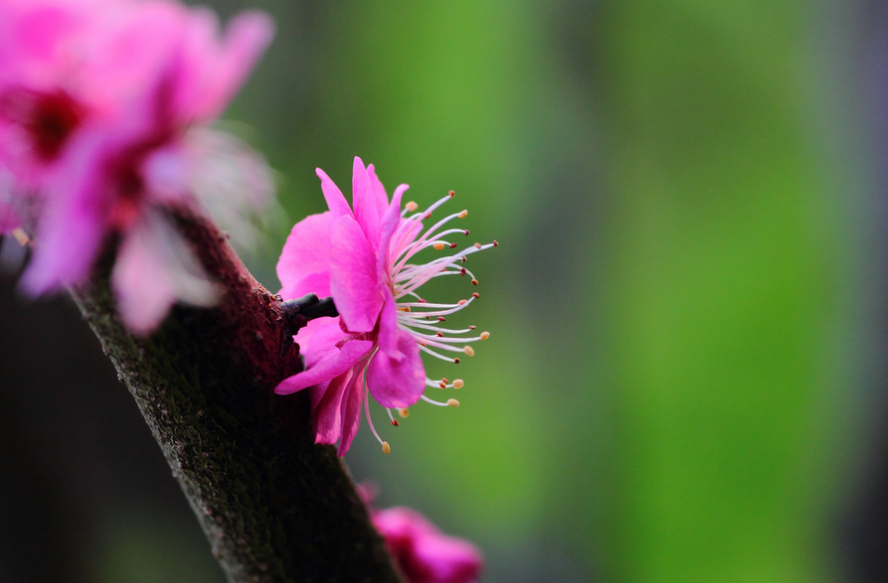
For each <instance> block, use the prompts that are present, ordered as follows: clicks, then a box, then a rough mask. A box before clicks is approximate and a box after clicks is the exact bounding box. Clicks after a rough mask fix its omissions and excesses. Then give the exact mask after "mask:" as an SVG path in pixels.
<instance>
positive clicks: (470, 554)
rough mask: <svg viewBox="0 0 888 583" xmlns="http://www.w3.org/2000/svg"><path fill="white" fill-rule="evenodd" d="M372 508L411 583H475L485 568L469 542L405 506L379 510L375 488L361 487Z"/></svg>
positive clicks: (380, 529)
mask: <svg viewBox="0 0 888 583" xmlns="http://www.w3.org/2000/svg"><path fill="white" fill-rule="evenodd" d="M358 492H359V493H360V495H361V498H362V499H363V500H364V503H365V504H367V505H368V507H369V508H370V518H371V520H372V521H373V526H375V527H376V530H378V531H379V534H381V535H382V538H383V539H385V544H386V546H387V547H388V550H389V552H390V553H391V555H392V558H394V560H395V563H396V564H397V565H398V568H399V569H400V571H401V573H402V574H403V575H404V578H405V579H406V580H407V583H473V582H475V581H477V580H478V574H479V573H480V572H481V568H482V567H483V566H484V560H483V558H482V557H481V553H480V551H479V550H478V549H477V548H476V547H475V545H473V544H472V543H470V542H469V541H467V540H465V539H461V538H456V537H452V536H448V535H446V534H444V533H442V532H441V531H440V530H438V528H437V527H436V526H435V525H434V524H432V523H431V522H430V521H429V520H428V519H427V518H426V517H425V516H423V515H422V514H420V513H419V512H417V511H416V510H413V509H412V508H407V507H404V506H398V507H395V508H387V509H385V510H376V509H374V508H373V507H372V506H371V502H372V499H373V490H372V487H368V486H367V485H365V484H359V485H358Z"/></svg>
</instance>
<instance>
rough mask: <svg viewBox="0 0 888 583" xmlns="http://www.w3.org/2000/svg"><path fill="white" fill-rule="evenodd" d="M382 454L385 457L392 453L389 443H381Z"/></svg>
mask: <svg viewBox="0 0 888 583" xmlns="http://www.w3.org/2000/svg"><path fill="white" fill-rule="evenodd" d="M382 453H384V454H385V455H388V454H390V453H392V446H390V445H389V442H387V441H383V442H382Z"/></svg>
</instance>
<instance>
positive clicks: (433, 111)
mask: <svg viewBox="0 0 888 583" xmlns="http://www.w3.org/2000/svg"><path fill="white" fill-rule="evenodd" d="M253 4H254V5H256V6H259V7H263V8H265V9H268V10H270V11H271V12H272V13H273V14H274V15H275V18H276V20H277V22H278V26H279V30H278V36H277V40H276V41H275V43H274V45H273V46H272V47H271V49H270V52H269V54H268V55H267V58H266V59H265V60H264V62H263V63H262V64H261V65H260V67H259V68H258V70H257V72H256V74H255V75H254V78H253V80H252V81H251V82H250V83H249V84H248V86H247V87H246V88H245V90H244V91H243V92H242V95H241V96H240V97H239V98H238V100H237V102H236V103H235V105H234V106H233V107H232V109H231V110H230V111H229V113H228V117H229V118H230V119H234V120H240V121H244V122H247V123H248V124H251V125H252V126H253V127H254V128H255V134H254V135H253V137H252V141H253V143H254V144H255V145H257V146H258V147H259V148H260V149H262V150H264V151H265V152H266V154H267V156H268V158H269V160H270V161H271V162H272V164H273V166H275V168H277V169H278V170H279V171H280V172H281V175H282V178H283V179H282V183H281V185H282V188H281V194H280V201H281V204H282V206H283V208H284V209H286V212H287V214H288V215H289V221H286V220H281V221H280V225H279V228H277V229H272V230H271V231H270V232H269V243H268V248H267V250H266V251H265V255H264V257H262V258H252V259H251V261H252V264H253V266H254V268H255V270H256V272H257V273H259V274H261V277H263V278H264V279H265V281H266V283H267V284H268V285H269V287H274V286H276V285H277V282H275V281H274V279H273V275H272V274H273V271H272V268H273V264H274V261H275V260H276V257H277V253H278V252H279V249H280V247H281V245H282V243H283V240H284V238H285V236H286V233H287V229H288V228H289V225H290V224H292V223H294V222H296V221H297V220H299V219H300V218H302V217H303V216H305V215H306V214H309V213H314V212H320V211H323V210H325V209H324V203H323V198H322V196H321V192H320V188H319V184H318V181H317V179H316V178H315V176H314V169H315V167H322V168H324V169H325V170H326V171H327V172H328V173H329V174H330V175H331V177H333V179H334V180H335V181H337V182H338V183H339V184H340V185H341V186H342V187H343V190H345V191H348V188H349V187H348V185H349V184H350V181H351V177H350V170H351V164H352V162H351V160H352V157H353V156H355V155H359V156H361V157H362V158H363V159H364V160H365V162H373V163H375V165H376V167H377V171H378V174H379V176H380V177H381V179H382V180H383V182H384V183H385V184H386V185H387V186H388V188H389V189H392V188H393V187H394V186H396V185H397V184H398V183H400V182H407V183H409V184H411V189H410V191H409V193H408V197H413V198H414V199H415V200H417V202H419V203H420V204H428V203H430V202H431V201H433V200H435V199H437V198H438V197H440V196H441V195H443V194H444V193H445V192H446V191H447V190H449V189H454V190H456V192H457V198H456V200H455V201H454V202H453V203H451V204H454V205H458V206H460V207H466V208H468V209H469V211H470V213H469V218H468V219H466V226H467V227H468V228H470V229H471V230H472V235H471V237H472V238H475V239H476V240H484V241H486V240H489V239H492V238H496V239H498V240H499V241H500V242H501V245H500V247H499V248H497V249H496V250H492V251H489V252H486V253H484V254H481V255H479V256H474V257H473V258H472V259H471V264H472V265H471V267H472V269H473V270H474V271H475V273H476V274H478V275H479V277H480V279H481V286H480V289H479V291H480V292H481V294H482V300H481V302H479V303H477V304H476V305H475V306H477V309H474V308H475V306H473V310H472V314H471V319H472V323H475V324H477V325H478V326H479V327H480V328H482V329H489V330H490V331H491V332H492V337H491V339H490V340H489V341H488V342H487V343H485V344H483V345H481V346H479V348H478V356H476V357H475V358H474V359H466V361H467V362H464V363H463V364H460V365H459V366H460V367H461V368H460V370H459V375H460V376H461V377H463V378H465V380H466V387H465V388H464V389H462V391H461V392H460V394H459V395H458V397H459V398H460V401H461V402H462V406H461V407H460V408H458V409H438V408H434V407H424V406H423V405H422V404H420V405H417V406H416V407H414V408H413V410H412V412H411V416H410V418H409V419H407V420H405V421H404V422H403V423H402V424H401V426H400V427H399V428H397V429H394V428H392V427H390V426H388V425H387V424H386V417H385V414H384V413H383V412H382V410H381V409H379V408H376V409H375V410H373V414H374V416H375V417H374V418H375V419H376V424H377V426H378V427H380V426H381V431H382V432H383V436H384V439H387V440H388V441H389V442H390V443H391V444H392V450H393V451H392V454H391V455H389V456H383V455H382V454H381V453H380V452H379V447H378V444H377V443H376V442H375V441H374V440H373V438H372V436H371V435H370V433H369V432H368V431H362V432H361V434H359V436H358V440H357V441H356V445H355V446H353V448H352V451H351V452H350V453H349V455H348V456H347V462H348V464H349V465H350V467H351V468H352V470H353V472H354V473H355V475H356V477H357V478H358V479H362V480H363V479H368V480H372V481H374V482H376V483H377V484H378V485H379V486H380V489H381V496H380V499H379V502H380V504H382V505H384V506H388V505H396V504H407V505H411V506H414V507H416V508H418V509H419V510H421V511H422V512H425V513H427V514H428V515H429V516H430V517H431V518H432V519H433V520H434V521H435V522H437V523H438V524H440V525H441V526H442V527H443V528H445V529H446V530H447V531H448V532H452V533H454V534H458V535H461V536H465V537H468V538H470V539H472V540H474V541H476V542H477V543H478V544H479V545H480V546H481V547H482V548H483V549H484V550H485V552H486V554H487V555H488V558H489V566H488V570H487V577H486V579H485V580H487V581H554V580H558V581H587V580H590V579H598V578H601V579H604V580H610V581H627V582H640V583H641V582H644V583H647V582H651V583H655V582H670V581H680V582H688V583H689V582H696V581H699V582H701V583H702V582H706V583H709V582H712V581H719V582H747V581H748V582H756V583H765V582H770V581H774V582H781V583H792V582H794V581H799V582H802V581H805V582H810V581H820V580H826V579H830V578H832V577H833V572H832V564H831V563H832V558H831V555H830V554H829V553H828V552H826V551H827V549H828V547H829V545H830V542H829V536H830V533H829V531H828V527H829V522H828V520H829V518H830V517H831V515H832V514H831V513H833V512H834V508H835V504H836V501H837V500H838V499H839V494H840V493H841V492H840V491H838V490H837V489H836V486H837V484H839V482H840V481H841V478H840V476H839V475H838V474H837V473H838V472H840V471H843V470H844V469H846V468H844V466H840V465H839V463H838V461H837V459H838V457H839V454H840V453H841V451H842V449H841V448H842V447H843V445H842V444H844V443H845V441H846V440H845V439H844V438H843V435H844V432H845V430H846V429H847V427H846V425H845V424H846V423H847V421H846V419H847V410H848V409H849V407H850V406H849V404H848V402H849V400H850V399H851V396H852V395H853V392H854V387H851V386H847V384H843V383H845V381H843V380H842V379H847V378H850V377H849V375H848V374H847V373H848V371H849V370H850V369H852V368H854V367H855V366H858V365H859V364H860V362H859V361H858V360H855V358H856V357H855V356H854V355H853V354H852V350H850V349H848V347H847V346H846V347H844V348H841V347H838V349H837V346H838V345H839V344H840V343H841V342H843V341H849V340H848V339H849V338H850V339H851V340H850V341H853V339H854V338H855V333H856V332H855V330H854V329H852V328H851V324H850V323H849V322H852V321H853V320H854V318H853V313H852V312H853V309H852V308H848V303H849V298H852V297H854V295H855V294H856V293H858V292H857V290H855V289H853V285H852V283H851V282H852V281H853V280H854V277H853V273H852V272H851V271H852V270H853V262H848V261H847V258H848V257H853V256H854V255H855V254H859V253H862V252H864V250H862V249H860V248H858V247H855V245H856V243H855V241H856V239H855V238H854V237H852V236H850V231H851V227H850V226H849V216H848V212H847V209H846V208H844V207H843V204H844V203H845V200H846V199H848V198H851V197H854V196H855V195H856V194H855V192H853V191H849V190H848V188H842V186H841V185H842V184H848V179H847V176H845V174H846V173H847V172H848V169H847V168H846V167H845V166H843V165H842V158H841V157H840V156H834V155H833V154H834V153H835V149H836V148H837V147H838V145H837V142H836V140H837V138H836V136H834V135H829V134H828V133H827V132H825V131H824V129H823V128H824V127H825V126H826V125H829V121H830V120H832V119H833V118H836V119H838V118H837V117H836V116H838V113H837V111H836V110H835V104H832V103H831V102H829V100H827V99H822V98H821V96H822V93H823V92H824V91H825V89H824V87H825V86H827V85H829V83H830V82H831V81H830V77H829V75H830V73H829V71H826V70H824V68H823V67H822V66H821V63H820V62H819V61H818V60H817V57H818V54H819V53H820V52H821V51H823V50H824V47H823V46H822V43H824V42H826V41H825V40H824V39H825V38H827V37H828V36H829V35H826V36H823V35H821V36H817V34H816V32H817V31H822V30H823V29H829V27H830V26H831V23H830V22H828V21H827V20H826V19H825V17H824V15H823V14H820V13H818V12H816V11H815V10H813V9H812V7H811V6H808V5H803V3H800V2H788V1H782V2H764V1H761V0H755V1H753V2H745V3H725V2H711V1H710V2H707V1H704V0H659V1H654V2H645V3H642V2H634V1H626V2H583V1H581V0H561V1H559V2H529V1H518V2H505V1H502V0H500V1H496V0H471V1H469V0H454V1H451V2H434V3H433V2H424V3H419V2H410V1H406V0H390V1H376V2H357V1H351V2H336V3H312V2H298V1H293V0H267V1H263V2H255V3H253ZM237 6H239V4H237V3H232V2H228V3H225V6H221V8H223V11H225V12H227V13H230V12H231V11H232V10H233V9H235V8H236V7H237ZM832 49H835V50H838V51H839V52H841V51H842V50H845V49H843V48H842V47H841V46H840V47H838V48H836V47H831V48H830V50H832ZM837 59H839V60H841V54H840V55H839V56H838V57H837ZM831 116H832V117H831ZM824 120H826V121H824ZM442 293H445V294H447V293H449V294H467V293H470V290H465V289H462V288H459V289H454V288H452V287H451V288H449V289H443V290H442ZM457 297H458V296H457ZM850 341H849V342H850ZM440 374H447V375H448V376H450V375H451V374H453V373H450V374H448V373H447V372H441V373H440ZM454 376H455V375H454ZM851 376H853V375H851Z"/></svg>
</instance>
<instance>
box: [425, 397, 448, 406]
mask: <svg viewBox="0 0 888 583" xmlns="http://www.w3.org/2000/svg"><path fill="white" fill-rule="evenodd" d="M421 398H422V400H423V401H425V402H426V403H430V404H432V405H435V406H436V407H446V406H447V403H442V402H440V401H435V400H434V399H429V398H428V397H426V396H425V395H421ZM452 400H453V399H451V401H452ZM448 403H449V401H448Z"/></svg>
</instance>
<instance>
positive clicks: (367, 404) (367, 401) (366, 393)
mask: <svg viewBox="0 0 888 583" xmlns="http://www.w3.org/2000/svg"><path fill="white" fill-rule="evenodd" d="M363 374H364V376H366V375H367V369H366V368H365V369H364V373H363ZM363 384H364V413H366V414H367V424H369V425H370V431H372V432H373V436H374V437H375V438H376V441H378V442H379V443H381V444H382V451H383V453H389V452H390V451H392V448H391V447H389V444H388V442H387V441H383V440H382V439H381V438H380V437H379V434H378V433H376V428H375V427H373V419H371V418H370V390H369V389H368V388H367V383H366V379H365V382H364V383H363Z"/></svg>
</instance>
